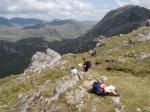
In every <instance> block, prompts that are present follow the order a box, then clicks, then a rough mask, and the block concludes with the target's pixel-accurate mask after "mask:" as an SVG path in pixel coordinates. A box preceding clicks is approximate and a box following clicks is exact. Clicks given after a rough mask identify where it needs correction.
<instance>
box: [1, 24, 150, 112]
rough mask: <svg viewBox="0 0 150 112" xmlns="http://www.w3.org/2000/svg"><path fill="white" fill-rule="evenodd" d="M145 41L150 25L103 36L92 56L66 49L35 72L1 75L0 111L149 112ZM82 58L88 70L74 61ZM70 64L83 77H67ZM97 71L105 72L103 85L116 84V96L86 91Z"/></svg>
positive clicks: (149, 52)
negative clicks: (52, 64)
mask: <svg viewBox="0 0 150 112" xmlns="http://www.w3.org/2000/svg"><path fill="white" fill-rule="evenodd" d="M149 42H150V27H142V28H140V29H138V30H136V31H133V32H131V33H129V34H125V35H122V38H119V36H114V37H111V38H108V39H106V40H105V43H106V44H105V45H104V46H102V47H97V48H96V50H97V56H96V57H90V54H89V53H87V52H85V53H82V54H75V55H71V54H68V55H64V56H63V57H62V60H61V63H60V64H59V65H58V66H56V67H55V68H53V69H45V70H43V71H42V72H41V73H40V74H39V75H33V74H32V73H30V72H29V73H28V72H27V73H26V74H24V75H21V74H20V75H18V76H9V77H7V78H4V79H1V80H0V90H1V91H0V109H1V112H7V111H9V110H11V111H12V112H16V111H20V110H26V109H27V112H35V111H52V112H55V111H57V112H76V111H79V112H114V111H115V112H118V111H122V112H135V111H138V112H139V111H143V112H149V111H150V104H149V102H150V91H148V90H149V85H150V75H149V74H150V68H149V67H150V44H149ZM82 58H87V59H90V60H91V61H92V68H91V70H90V71H89V72H87V73H84V72H82V68H80V67H79V66H78V64H80V63H82ZM71 66H75V67H77V68H78V70H79V72H80V74H81V76H82V80H79V79H78V78H77V77H76V76H75V77H74V79H71V78H70V77H69V76H67V74H68V71H69V70H70V67H71ZM101 76H107V77H108V82H107V84H113V85H115V86H116V87H117V90H118V91H119V93H120V94H121V96H120V97H112V96H108V97H104V98H103V97H100V96H96V95H94V94H92V93H91V91H90V89H91V84H92V82H93V81H94V80H95V79H97V78H99V77H101ZM56 88H57V89H56ZM57 95H58V97H57ZM119 99H120V101H119ZM112 101H113V102H116V103H112ZM118 102H119V103H118Z"/></svg>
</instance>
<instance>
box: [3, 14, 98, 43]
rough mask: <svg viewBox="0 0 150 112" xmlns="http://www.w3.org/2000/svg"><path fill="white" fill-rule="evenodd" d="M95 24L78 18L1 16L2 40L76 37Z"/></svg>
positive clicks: (48, 39) (50, 39) (49, 39)
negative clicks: (40, 18) (47, 18)
mask: <svg viewBox="0 0 150 112" xmlns="http://www.w3.org/2000/svg"><path fill="white" fill-rule="evenodd" d="M94 24H96V23H94V22H93V23H92V22H89V23H88V22H79V21H76V20H70V19H69V20H59V19H56V20H53V21H51V22H46V21H42V20H39V19H33V18H26V19H25V18H13V19H10V20H8V19H6V18H3V17H1V18H0V40H6V41H17V40H21V39H25V38H39V37H40V38H43V39H44V40H47V41H52V40H62V39H75V38H78V37H80V36H81V35H83V34H84V33H86V31H87V30H89V29H90V28H91V27H92V26H93V25H94Z"/></svg>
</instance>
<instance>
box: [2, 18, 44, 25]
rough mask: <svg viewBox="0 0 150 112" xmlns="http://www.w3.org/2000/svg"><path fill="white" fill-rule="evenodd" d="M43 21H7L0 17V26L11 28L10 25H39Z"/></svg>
mask: <svg viewBox="0 0 150 112" xmlns="http://www.w3.org/2000/svg"><path fill="white" fill-rule="evenodd" d="M43 22H44V21H42V20H40V19H34V18H19V17H16V18H12V19H7V18H4V17H0V25H6V26H12V25H21V26H23V25H35V24H41V23H43Z"/></svg>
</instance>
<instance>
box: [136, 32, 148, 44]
mask: <svg viewBox="0 0 150 112" xmlns="http://www.w3.org/2000/svg"><path fill="white" fill-rule="evenodd" d="M136 41H137V42H145V41H150V32H146V33H144V34H140V35H139V36H138V37H137V39H136Z"/></svg>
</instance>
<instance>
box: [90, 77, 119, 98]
mask: <svg viewBox="0 0 150 112" xmlns="http://www.w3.org/2000/svg"><path fill="white" fill-rule="evenodd" d="M106 81H107V77H102V78H101V79H100V80H97V81H95V82H94V83H93V85H92V92H93V93H95V94H97V95H99V96H107V95H113V96H119V94H118V92H117V90H116V87H114V86H113V85H110V86H106V85H105V83H106Z"/></svg>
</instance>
